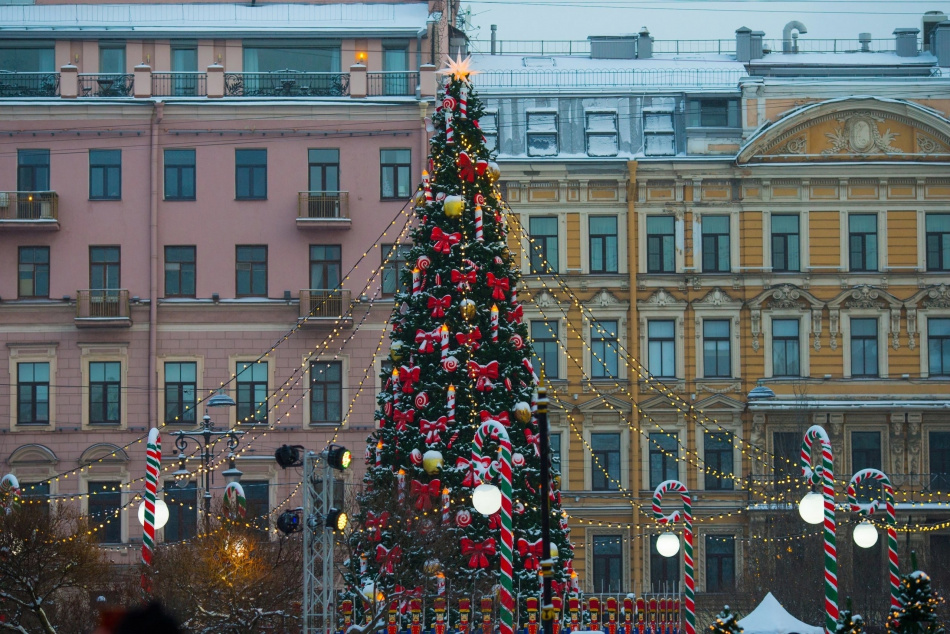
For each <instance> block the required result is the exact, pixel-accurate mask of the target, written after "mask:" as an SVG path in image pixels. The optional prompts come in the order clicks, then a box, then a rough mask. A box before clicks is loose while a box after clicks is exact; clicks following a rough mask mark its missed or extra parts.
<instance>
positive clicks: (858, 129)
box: [821, 112, 903, 154]
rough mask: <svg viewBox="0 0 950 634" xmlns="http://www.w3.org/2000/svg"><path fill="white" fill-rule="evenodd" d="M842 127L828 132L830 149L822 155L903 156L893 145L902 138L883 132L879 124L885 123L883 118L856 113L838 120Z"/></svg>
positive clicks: (866, 113)
mask: <svg viewBox="0 0 950 634" xmlns="http://www.w3.org/2000/svg"><path fill="white" fill-rule="evenodd" d="M838 121H840V122H841V125H840V126H838V127H836V128H835V129H834V130H833V131H832V132H826V133H825V137H826V138H827V139H828V144H829V145H830V147H828V148H826V149H824V150H822V151H821V153H822V154H840V153H841V152H846V153H849V154H870V153H883V154H902V153H903V151H902V150H901V149H900V148H896V147H894V146H893V145H891V143H892V142H893V141H894V140H895V139H896V138H897V137H898V136H900V135H899V134H898V133H897V132H891V129H890V128H885V130H884V132H881V130H880V128H879V126H878V124H880V123H884V122H885V119H884V118H883V117H880V116H877V115H874V114H872V113H870V112H854V113H851V114H848V115H846V116H844V117H841V118H839V119H838Z"/></svg>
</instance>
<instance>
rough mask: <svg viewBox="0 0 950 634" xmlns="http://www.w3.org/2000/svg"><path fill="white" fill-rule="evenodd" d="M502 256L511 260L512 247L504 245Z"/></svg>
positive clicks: (506, 259)
mask: <svg viewBox="0 0 950 634" xmlns="http://www.w3.org/2000/svg"><path fill="white" fill-rule="evenodd" d="M501 257H502V259H503V260H505V261H506V262H508V261H510V260H511V249H509V248H508V247H502V248H501Z"/></svg>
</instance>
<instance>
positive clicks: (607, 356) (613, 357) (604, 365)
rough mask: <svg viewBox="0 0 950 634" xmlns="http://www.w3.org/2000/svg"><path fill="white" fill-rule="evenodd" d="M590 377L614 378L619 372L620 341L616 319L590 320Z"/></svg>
mask: <svg viewBox="0 0 950 634" xmlns="http://www.w3.org/2000/svg"><path fill="white" fill-rule="evenodd" d="M590 342H591V343H590V348H591V364H590V365H591V377H593V378H595V379H615V378H617V377H619V376H620V374H619V359H620V341H619V338H618V334H617V321H616V320H614V319H605V320H598V321H594V322H591V326H590Z"/></svg>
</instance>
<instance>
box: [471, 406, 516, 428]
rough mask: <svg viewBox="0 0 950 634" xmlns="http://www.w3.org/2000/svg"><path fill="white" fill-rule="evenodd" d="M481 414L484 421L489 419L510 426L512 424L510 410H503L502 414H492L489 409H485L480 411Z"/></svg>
mask: <svg viewBox="0 0 950 634" xmlns="http://www.w3.org/2000/svg"><path fill="white" fill-rule="evenodd" d="M479 416H480V417H481V419H482V422H483V423H484V422H485V421H488V420H497V421H498V422H499V423H501V424H502V425H504V426H505V427H509V426H510V425H511V421H510V420H509V419H508V412H501V413H500V414H490V413H489V412H488V410H484V409H483V410H482V411H481V412H479Z"/></svg>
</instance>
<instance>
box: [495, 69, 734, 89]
mask: <svg viewBox="0 0 950 634" xmlns="http://www.w3.org/2000/svg"><path fill="white" fill-rule="evenodd" d="M745 76H746V73H744V72H742V71H739V70H731V69H723V68H712V69H710V68H669V69H610V70H606V69H600V70H593V69H592V70H578V69H572V70H552V69H544V68H533V69H530V70H528V69H526V70H511V71H484V72H482V73H480V74H479V76H478V79H479V81H478V87H479V89H481V90H486V89H492V88H536V89H552V90H554V89H571V88H578V89H586V88H597V87H602V88H630V87H633V86H641V87H662V88H670V87H672V86H706V87H708V86H731V87H734V86H735V85H736V84H738V83H739V80H740V79H742V78H743V77H745Z"/></svg>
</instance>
